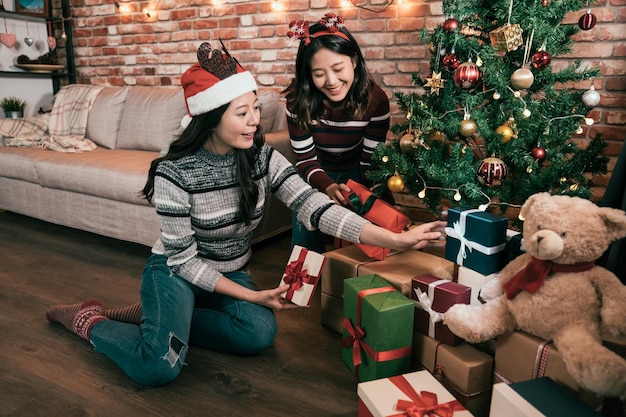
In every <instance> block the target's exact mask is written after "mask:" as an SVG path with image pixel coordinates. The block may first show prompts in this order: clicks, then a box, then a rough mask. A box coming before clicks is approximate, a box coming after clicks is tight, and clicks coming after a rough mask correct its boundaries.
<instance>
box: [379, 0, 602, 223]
mask: <svg viewBox="0 0 626 417" xmlns="http://www.w3.org/2000/svg"><path fill="white" fill-rule="evenodd" d="M584 7H589V5H588V4H587V3H585V2H583V1H579V0H558V1H556V0H510V1H506V0H505V1H502V0H500V1H492V0H489V1H487V0H464V1H459V0H444V2H443V8H444V14H445V15H446V16H447V19H446V20H445V21H444V22H443V23H442V24H441V25H439V26H437V27H436V28H435V29H434V30H433V31H432V32H426V31H424V32H422V39H423V40H424V41H425V42H427V43H428V44H429V47H430V51H431V61H430V75H429V76H428V77H425V78H423V79H422V78H421V77H420V76H419V75H418V74H413V84H414V85H415V87H416V88H415V91H413V92H408V93H402V92H395V93H394V94H395V97H396V99H397V101H398V105H399V107H400V108H401V109H402V110H403V111H406V120H405V121H404V122H403V123H402V124H399V125H394V126H392V132H393V133H394V134H396V136H397V140H394V141H391V142H390V143H388V144H386V145H381V146H379V147H378V148H377V149H376V151H375V152H374V155H373V158H372V167H371V170H370V171H369V172H368V177H369V179H371V180H373V181H374V182H375V183H377V184H384V185H386V187H387V188H388V189H389V190H390V191H392V192H398V191H401V190H406V191H408V192H409V193H410V194H412V195H415V196H417V197H419V198H421V199H423V200H424V202H425V204H426V205H427V207H429V208H430V209H431V210H433V211H435V212H436V211H438V209H439V206H440V204H441V203H442V201H444V200H446V201H448V202H450V203H452V204H454V205H457V206H460V207H467V208H481V209H487V208H488V207H490V208H495V207H498V206H499V208H500V209H501V211H503V212H504V211H506V208H507V207H509V206H519V205H521V204H522V203H523V202H524V201H525V200H526V198H527V197H528V196H530V195H531V194H534V193H536V192H540V191H547V192H549V193H551V194H568V195H574V196H579V197H583V198H591V190H590V187H591V186H592V185H593V184H592V176H593V174H599V173H606V169H607V162H608V158H606V157H605V156H604V155H603V152H604V149H605V147H606V144H605V143H604V141H602V139H601V138H600V137H599V136H596V137H594V138H592V139H590V140H582V139H578V140H577V139H576V136H577V135H581V134H582V133H583V132H584V129H585V127H587V126H589V125H591V124H593V119H591V118H589V117H587V114H588V113H589V110H590V109H591V108H592V107H593V106H595V105H597V104H598V102H599V95H598V93H597V92H596V91H595V90H594V89H593V83H591V85H592V86H591V87H590V88H589V90H587V91H583V90H577V89H573V88H567V87H568V86H569V87H571V86H572V85H574V83H576V82H579V81H583V80H593V79H594V78H596V77H598V76H599V71H598V69H596V68H582V67H581V62H580V61H574V62H571V63H570V65H569V66H566V67H563V68H560V69H558V70H555V69H553V67H552V66H551V62H552V58H553V57H557V56H559V55H562V54H565V53H567V52H569V51H570V50H571V48H572V45H573V41H572V39H571V37H572V36H573V35H574V34H576V33H577V32H578V31H579V30H589V29H591V28H592V27H593V26H594V25H595V23H596V17H595V16H594V15H593V13H591V10H590V9H587V10H586V11H584ZM578 10H583V11H582V12H581V17H580V20H579V22H578V25H576V24H573V25H572V24H563V23H562V21H563V18H564V16H565V14H566V13H568V12H575V11H578ZM564 64H567V62H565V61H564ZM568 83H569V84H568ZM580 137H582V136H579V138H580Z"/></svg>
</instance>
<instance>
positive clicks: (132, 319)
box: [102, 303, 142, 324]
mask: <svg viewBox="0 0 626 417" xmlns="http://www.w3.org/2000/svg"><path fill="white" fill-rule="evenodd" d="M141 313H142V312H141V303H135V304H131V305H129V306H126V307H122V308H117V309H115V310H105V311H104V312H103V313H102V315H103V316H105V317H108V318H110V319H111V320H115V321H121V322H124V323H133V324H140V323H141Z"/></svg>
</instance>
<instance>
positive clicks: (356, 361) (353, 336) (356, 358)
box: [339, 286, 411, 377]
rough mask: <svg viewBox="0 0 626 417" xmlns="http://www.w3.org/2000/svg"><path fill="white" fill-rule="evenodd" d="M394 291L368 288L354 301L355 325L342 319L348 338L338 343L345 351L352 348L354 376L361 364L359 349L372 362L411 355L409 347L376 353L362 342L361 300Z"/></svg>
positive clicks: (347, 319) (386, 288)
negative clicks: (372, 295)
mask: <svg viewBox="0 0 626 417" xmlns="http://www.w3.org/2000/svg"><path fill="white" fill-rule="evenodd" d="M390 291H396V289H395V288H394V287H392V286H388V287H378V288H369V289H366V290H361V291H359V292H358V294H357V301H356V325H354V326H353V325H352V323H351V322H350V319H349V318H348V317H344V319H343V323H342V326H343V328H344V329H346V331H347V332H348V336H346V337H343V338H342V339H341V340H340V341H339V342H340V343H341V346H342V347H344V348H345V349H349V348H350V347H352V364H353V365H354V374H355V375H356V376H357V377H358V376H359V365H360V364H361V362H362V361H361V349H363V350H364V351H365V352H366V353H367V354H368V355H369V356H370V357H371V358H372V359H373V360H374V362H385V361H391V360H394V359H400V358H403V357H405V356H409V355H410V354H411V346H410V345H409V346H405V347H401V348H397V349H391V350H385V351H382V352H378V351H376V350H374V348H373V347H371V346H370V345H369V344H367V343H366V342H365V341H363V338H364V337H365V330H364V329H363V328H362V327H361V311H362V305H363V298H365V297H367V296H368V295H371V294H378V293H381V292H390Z"/></svg>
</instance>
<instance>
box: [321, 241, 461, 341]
mask: <svg viewBox="0 0 626 417" xmlns="http://www.w3.org/2000/svg"><path fill="white" fill-rule="evenodd" d="M324 256H325V257H326V262H325V263H324V267H323V269H322V279H321V281H322V282H321V293H322V294H321V304H322V312H321V321H322V325H323V326H325V327H327V328H329V329H331V330H334V331H335V332H337V333H341V321H342V320H343V281H344V280H345V279H347V278H353V277H357V276H364V275H371V274H377V275H380V276H381V277H382V278H384V279H385V280H386V281H388V282H389V283H390V284H391V285H393V286H394V287H395V288H396V289H397V290H398V291H400V292H402V293H403V294H404V295H406V296H408V295H409V293H410V290H411V280H412V279H413V277H414V276H415V275H418V274H422V275H424V274H429V275H434V276H437V277H439V278H443V279H450V280H451V279H452V277H453V274H454V270H455V269H454V263H453V262H450V261H448V260H446V259H444V258H442V257H439V256H436V255H432V254H430V253H426V252H422V251H415V250H412V251H406V252H391V253H390V254H389V256H387V258H386V259H385V260H384V261H377V260H375V259H372V258H370V257H368V256H367V255H365V254H364V253H363V252H362V251H361V250H360V249H359V248H358V247H356V246H354V245H351V246H346V247H343V248H340V249H335V250H332V251H329V252H326V253H324Z"/></svg>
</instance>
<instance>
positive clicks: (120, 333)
mask: <svg viewBox="0 0 626 417" xmlns="http://www.w3.org/2000/svg"><path fill="white" fill-rule="evenodd" d="M166 261H167V258H166V257H165V256H162V255H152V256H150V258H149V259H148V262H147V263H146V266H145V268H144V271H143V275H142V282H141V305H142V312H143V316H142V319H141V325H136V324H128V323H121V322H117V321H113V320H104V321H101V322H99V323H96V324H95V325H94V327H93V329H92V331H91V336H90V339H91V340H90V341H91V343H92V345H93V346H94V347H95V349H96V351H97V352H100V353H103V354H105V355H106V356H108V357H109V358H111V359H112V360H113V361H114V362H115V363H117V365H119V366H120V368H122V370H123V371H124V372H126V373H127V374H128V376H129V377H130V378H131V379H133V380H134V381H135V382H137V383H139V384H142V385H149V386H159V385H163V384H166V383H168V382H170V381H172V380H174V379H175V378H176V377H177V376H178V374H179V373H180V371H181V369H182V367H183V365H185V357H186V356H187V351H188V347H189V345H190V344H193V345H198V346H202V347H206V348H210V349H216V350H223V351H228V352H233V353H238V354H244V355H251V354H256V353H258V352H260V351H262V350H264V349H266V348H268V347H269V346H271V344H272V342H273V341H274V337H275V336H276V319H275V317H274V312H273V311H272V310H271V309H269V308H267V307H263V306H260V305H258V304H252V303H249V302H246V301H242V300H238V299H235V298H232V297H229V296H225V295H222V294H217V293H210V292H207V291H204V290H202V289H200V288H198V287H196V286H195V285H193V284H191V283H189V282H187V281H186V280H184V279H182V278H180V277H179V276H177V275H175V274H173V273H172V272H171V271H170V268H169V267H168V266H167V264H166ZM224 276H226V277H227V278H229V279H230V280H232V281H234V282H237V283H238V284H240V285H243V286H245V287H247V288H250V289H254V290H256V289H257V287H256V284H255V283H254V282H253V281H252V279H251V278H250V276H249V275H248V274H246V273H245V272H241V271H236V272H232V273H227V274H224Z"/></svg>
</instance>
